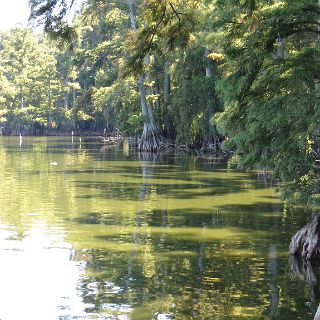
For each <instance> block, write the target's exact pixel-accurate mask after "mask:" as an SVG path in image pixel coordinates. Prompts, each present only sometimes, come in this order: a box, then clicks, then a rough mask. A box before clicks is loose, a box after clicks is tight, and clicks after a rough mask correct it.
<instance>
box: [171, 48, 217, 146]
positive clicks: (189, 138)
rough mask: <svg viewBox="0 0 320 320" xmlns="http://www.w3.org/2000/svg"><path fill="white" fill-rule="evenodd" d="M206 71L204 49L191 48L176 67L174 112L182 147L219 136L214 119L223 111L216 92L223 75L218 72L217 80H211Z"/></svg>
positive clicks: (178, 137) (215, 77) (215, 74)
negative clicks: (218, 78) (220, 77)
mask: <svg viewBox="0 0 320 320" xmlns="http://www.w3.org/2000/svg"><path fill="white" fill-rule="evenodd" d="M204 71H205V56H204V49H203V48H201V47H198V46H196V45H194V46H192V47H189V48H188V49H187V50H186V51H185V53H184V58H183V59H181V60H177V62H176V64H175V65H174V72H173V91H172V104H171V106H170V111H171V113H172V117H173V119H174V123H175V129H176V132H177V140H178V141H179V142H180V143H187V144H194V143H201V141H203V140H211V139H212V138H213V136H214V135H215V134H216V129H215V126H214V125H213V124H212V123H211V122H210V119H211V118H212V116H213V115H214V114H215V113H216V112H217V111H220V110H221V103H220V101H219V99H218V98H217V94H216V92H215V81H216V80H217V77H218V75H219V72H218V70H217V69H216V68H215V70H214V72H213V74H214V76H212V77H210V78H208V77H206V76H205V72H204Z"/></svg>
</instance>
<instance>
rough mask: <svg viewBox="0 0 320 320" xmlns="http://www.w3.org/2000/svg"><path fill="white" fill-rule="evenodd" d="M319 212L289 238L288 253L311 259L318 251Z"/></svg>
mask: <svg viewBox="0 0 320 320" xmlns="http://www.w3.org/2000/svg"><path fill="white" fill-rule="evenodd" d="M319 238H320V214H318V215H317V216H316V217H315V218H314V220H313V221H312V222H310V223H308V224H307V225H305V226H304V227H303V228H302V229H301V230H299V231H298V232H297V233H296V234H295V235H294V236H293V237H292V239H291V243H290V254H292V255H295V256H297V257H300V258H303V259H307V260H310V259H313V258H316V257H318V256H319V253H320V239H319Z"/></svg>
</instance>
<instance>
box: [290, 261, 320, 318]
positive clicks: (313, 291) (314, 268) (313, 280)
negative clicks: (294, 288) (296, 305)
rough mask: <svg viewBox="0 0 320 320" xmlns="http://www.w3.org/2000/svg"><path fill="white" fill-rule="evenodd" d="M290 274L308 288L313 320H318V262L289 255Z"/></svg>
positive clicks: (319, 263) (319, 278)
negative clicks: (304, 283) (303, 282)
mask: <svg viewBox="0 0 320 320" xmlns="http://www.w3.org/2000/svg"><path fill="white" fill-rule="evenodd" d="M289 262H290V268H291V270H292V272H293V273H294V274H295V275H296V276H297V277H298V278H299V279H300V280H303V281H305V282H306V283H307V284H308V285H309V287H310V300H311V308H312V312H313V313H314V314H315V313H316V315H315V317H314V320H319V319H320V306H319V307H318V309H317V312H316V308H317V305H318V304H319V301H320V261H319V260H304V259H298V258H297V257H295V256H293V255H291V256H290V257H289Z"/></svg>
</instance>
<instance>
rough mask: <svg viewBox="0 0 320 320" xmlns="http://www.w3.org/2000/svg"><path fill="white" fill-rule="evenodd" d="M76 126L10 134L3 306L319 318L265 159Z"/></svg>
mask: <svg viewBox="0 0 320 320" xmlns="http://www.w3.org/2000/svg"><path fill="white" fill-rule="evenodd" d="M70 140H71V139H70V137H69V138H66V139H65V138H34V139H32V138H29V137H25V138H24V139H23V144H22V146H21V148H20V147H19V146H18V145H17V140H16V139H15V140H13V139H11V138H1V140H0V183H1V190H2V192H1V193H0V207H1V212H0V223H1V225H0V231H1V232H0V234H1V236H0V258H1V262H2V261H4V262H3V263H2V264H1V265H0V268H1V271H2V272H0V277H1V279H0V281H1V282H0V283H3V286H2V288H1V297H0V298H1V300H0V301H3V302H4V306H3V307H2V306H1V307H0V319H1V318H3V320H7V319H38V318H39V319H40V318H41V319H74V318H79V319H81V318H83V319H130V320H135V319H137V320H144V319H145V320H150V319H153V320H164V319H166V320H167V319H184V320H185V319H186V320H187V319H249V318H251V319H312V318H313V315H314V312H315V308H313V309H310V306H309V305H307V303H309V302H310V298H309V296H308V294H309V293H308V290H307V289H306V284H305V283H304V282H299V281H297V280H296V278H294V277H293V276H292V273H290V271H289V268H288V260H287V247H288V243H289V241H290V237H291V236H292V234H293V233H294V232H295V230H296V229H299V226H302V225H303V224H304V223H305V221H306V220H307V219H308V217H307V216H306V215H304V214H302V213H301V212H293V211H290V209H288V210H286V211H283V210H282V204H281V202H280V201H279V199H278V198H277V195H276V194H275V192H274V190H273V189H271V188H270V186H268V185H267V184H266V183H265V181H261V180H259V179H257V176H256V174H255V173H246V172H236V171H233V169H232V167H230V166H229V167H228V166H227V165H226V164H225V162H224V161H223V160H221V159H217V158H212V157H208V158H206V157H192V156H171V155H163V154H162V155H148V154H142V155H137V154H135V153H134V152H132V151H130V150H129V149H128V145H127V144H126V145H125V146H124V148H123V149H121V148H116V147H112V148H107V149H106V148H101V145H99V144H98V143H96V142H95V141H94V140H90V139H82V141H81V148H80V145H79V142H78V140H77V139H74V143H73V144H72V143H71V141H70ZM53 163H54V165H53ZM317 299H318V297H315V298H314V301H315V302H314V305H315V304H316V302H317ZM17 306H19V307H17ZM20 306H21V308H20ZM22 312H23V315H22Z"/></svg>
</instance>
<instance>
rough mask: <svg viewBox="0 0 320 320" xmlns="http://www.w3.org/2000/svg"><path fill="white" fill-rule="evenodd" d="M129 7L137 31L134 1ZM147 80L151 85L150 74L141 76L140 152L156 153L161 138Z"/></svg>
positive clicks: (133, 27) (129, 0) (132, 24)
mask: <svg viewBox="0 0 320 320" xmlns="http://www.w3.org/2000/svg"><path fill="white" fill-rule="evenodd" d="M127 3H128V7H129V16H130V22H131V28H132V29H133V30H134V31H137V26H136V21H135V17H134V12H133V5H132V0H127ZM146 63H147V64H149V63H150V56H149V54H148V55H147V56H146ZM145 80H146V81H147V82H148V83H150V82H151V79H150V74H149V73H148V74H147V75H146V76H142V75H140V76H139V81H138V82H139V95H140V102H141V109H142V114H143V132H142V136H141V139H140V143H139V146H138V148H139V150H140V151H151V152H153V151H156V150H158V149H159V148H160V142H161V137H160V135H159V132H158V130H157V128H156V125H155V121H154V114H153V107H152V103H149V104H148V102H147V98H146V90H145V87H144V82H145Z"/></svg>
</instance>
